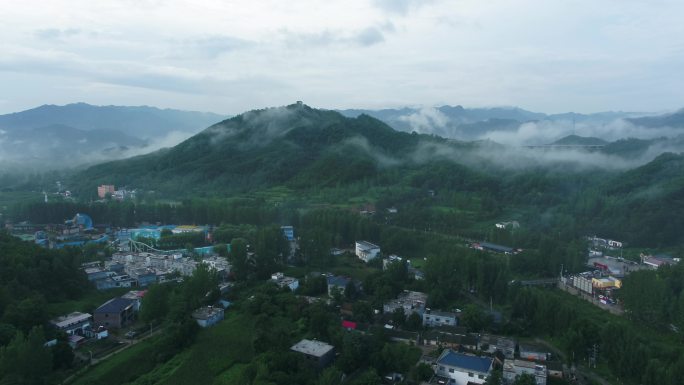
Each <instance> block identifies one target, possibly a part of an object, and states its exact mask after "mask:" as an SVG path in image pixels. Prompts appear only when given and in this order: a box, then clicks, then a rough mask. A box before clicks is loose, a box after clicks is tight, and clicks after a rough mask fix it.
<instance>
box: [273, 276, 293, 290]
mask: <svg viewBox="0 0 684 385" xmlns="http://www.w3.org/2000/svg"><path fill="white" fill-rule="evenodd" d="M271 281H272V282H274V283H275V284H276V285H278V287H280V288H281V289H282V288H284V287H287V288H289V289H290V290H291V291H295V290H297V288H299V280H298V279H297V278H293V277H287V276H285V275H284V274H283V273H274V274H272V275H271Z"/></svg>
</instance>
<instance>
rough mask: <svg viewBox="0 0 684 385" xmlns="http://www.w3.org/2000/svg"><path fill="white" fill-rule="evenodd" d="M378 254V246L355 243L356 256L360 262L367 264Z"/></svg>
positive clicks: (363, 242) (364, 242) (365, 242)
mask: <svg viewBox="0 0 684 385" xmlns="http://www.w3.org/2000/svg"><path fill="white" fill-rule="evenodd" d="M378 254H380V246H378V245H376V244H373V243H370V242H367V241H357V242H356V256H357V257H359V258H360V259H361V260H362V261H364V262H368V261H370V260H372V259H375V258H376V257H377V256H378Z"/></svg>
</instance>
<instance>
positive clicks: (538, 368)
mask: <svg viewBox="0 0 684 385" xmlns="http://www.w3.org/2000/svg"><path fill="white" fill-rule="evenodd" d="M523 374H529V375H531V376H533V377H534V382H535V383H536V384H537V385H546V377H547V371H546V365H542V364H538V363H535V362H531V361H523V360H506V361H504V364H503V380H504V383H505V384H507V385H511V384H513V383H514V382H515V379H516V378H518V377H519V376H521V375H523Z"/></svg>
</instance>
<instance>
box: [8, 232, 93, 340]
mask: <svg viewBox="0 0 684 385" xmlns="http://www.w3.org/2000/svg"><path fill="white" fill-rule="evenodd" d="M81 258H82V257H81V252H80V250H77V249H63V250H47V249H44V248H41V247H38V246H36V245H33V244H30V243H27V242H22V241H20V240H19V239H17V238H15V237H13V236H11V235H9V234H8V233H7V232H5V231H0V266H2V268H1V269H0V345H4V344H7V343H8V342H9V340H10V339H11V338H12V337H13V336H14V334H15V333H16V332H17V331H21V332H23V333H24V334H28V333H29V331H30V330H31V329H32V328H33V327H35V326H42V325H44V324H45V323H47V321H48V314H47V312H46V309H45V306H46V305H47V303H50V302H58V301H64V300H68V299H77V298H79V297H80V296H81V295H83V293H84V292H86V291H87V290H88V289H89V288H90V286H89V284H88V280H87V279H86V276H85V274H84V273H83V271H81V270H80V269H79V268H80V264H81Z"/></svg>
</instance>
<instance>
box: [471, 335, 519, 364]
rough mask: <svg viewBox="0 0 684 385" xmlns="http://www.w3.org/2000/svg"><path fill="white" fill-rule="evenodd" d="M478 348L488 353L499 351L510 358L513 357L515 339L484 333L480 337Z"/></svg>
mask: <svg viewBox="0 0 684 385" xmlns="http://www.w3.org/2000/svg"><path fill="white" fill-rule="evenodd" d="M478 349H479V350H481V351H484V352H487V353H490V354H494V353H496V352H497V351H500V352H501V353H502V354H503V355H504V356H506V358H507V359H509V360H512V359H513V358H514V357H515V340H513V339H511V338H506V337H500V336H494V335H489V334H485V335H482V336H481V337H480V341H479V343H478Z"/></svg>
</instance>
